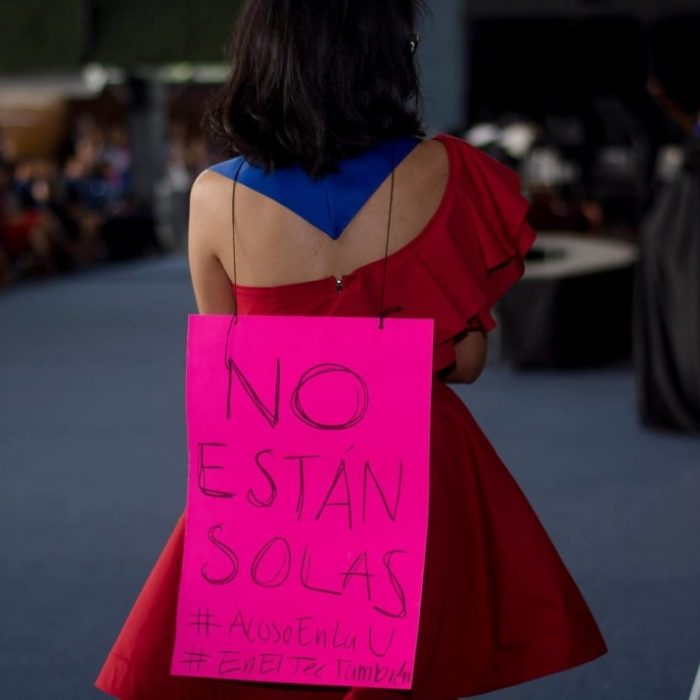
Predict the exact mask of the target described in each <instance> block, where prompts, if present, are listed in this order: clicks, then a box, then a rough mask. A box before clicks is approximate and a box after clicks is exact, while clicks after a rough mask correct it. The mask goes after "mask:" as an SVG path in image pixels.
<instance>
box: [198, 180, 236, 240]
mask: <svg viewBox="0 0 700 700" xmlns="http://www.w3.org/2000/svg"><path fill="white" fill-rule="evenodd" d="M232 184H233V183H232V181H231V180H230V179H229V178H227V177H225V176H223V175H220V174H219V173H217V172H214V171H213V170H209V169H206V170H203V171H202V172H201V173H200V174H199V175H198V176H197V177H196V179H195V181H194V182H193V183H192V188H191V190H190V214H189V242H190V245H206V246H208V247H210V248H211V249H213V250H215V249H216V242H217V241H218V240H220V238H221V236H222V234H224V233H226V232H228V231H230V228H231V206H230V204H231V193H232Z"/></svg>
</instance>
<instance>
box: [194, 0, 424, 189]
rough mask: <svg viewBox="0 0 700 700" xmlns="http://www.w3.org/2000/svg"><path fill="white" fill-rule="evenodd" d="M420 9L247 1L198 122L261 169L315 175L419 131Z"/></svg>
mask: <svg viewBox="0 0 700 700" xmlns="http://www.w3.org/2000/svg"><path fill="white" fill-rule="evenodd" d="M425 10H426V8H425V5H424V3H423V0H246V1H245V2H244V4H243V7H242V9H241V11H240V13H239V15H238V17H237V19H236V24H235V28H234V31H233V34H232V36H231V39H230V43H229V47H228V52H229V55H230V60H231V73H230V76H229V78H228V81H227V83H226V84H225V86H224V87H223V88H222V89H221V90H220V91H218V92H216V93H215V94H214V96H213V99H212V100H211V101H210V103H209V105H208V107H207V110H206V112H205V115H204V122H205V124H206V125H207V126H208V127H209V129H210V131H211V133H212V135H213V136H214V138H215V140H217V141H220V142H221V143H222V145H223V148H224V151H225V152H226V153H227V154H228V155H242V156H243V157H244V158H245V159H246V160H247V161H248V162H250V163H253V164H254V165H258V166H261V167H263V168H264V169H265V170H266V171H267V172H269V171H271V170H274V169H275V168H279V167H285V166H287V165H291V164H292V163H297V164H299V165H300V166H301V167H302V168H303V169H304V170H305V171H306V172H307V173H309V174H310V175H311V177H313V178H316V177H320V176H322V175H324V174H326V173H328V172H332V171H335V169H336V165H337V161H338V160H340V159H342V158H348V157H352V156H354V155H358V154H359V153H361V152H362V151H364V150H365V149H367V148H369V147H371V146H373V145H375V144H376V143H377V142H378V141H380V140H382V139H387V138H395V137H400V136H411V135H415V136H424V135H425V131H424V130H423V128H422V125H421V111H422V98H421V95H420V90H419V81H418V72H417V69H416V65H415V63H414V58H413V55H412V51H411V41H412V39H413V38H415V37H414V36H413V35H414V34H415V33H416V24H417V21H418V19H419V15H422V14H423V12H424V11H425ZM411 102H412V104H411Z"/></svg>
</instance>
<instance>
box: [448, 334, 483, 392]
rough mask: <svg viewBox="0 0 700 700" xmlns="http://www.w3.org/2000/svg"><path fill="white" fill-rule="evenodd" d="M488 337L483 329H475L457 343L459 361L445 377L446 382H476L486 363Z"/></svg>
mask: <svg viewBox="0 0 700 700" xmlns="http://www.w3.org/2000/svg"><path fill="white" fill-rule="evenodd" d="M486 350H487V337H486V333H483V332H482V331H473V332H471V333H467V335H466V336H465V337H464V338H462V339H461V340H459V341H457V342H456V343H455V355H456V358H457V362H456V364H455V367H454V369H453V370H452V371H451V372H450V373H449V374H448V375H446V376H445V377H444V380H445V381H446V382H452V383H457V384H471V383H472V382H475V381H476V380H477V378H478V377H479V375H480V374H481V372H482V370H483V369H484V365H485V364H486Z"/></svg>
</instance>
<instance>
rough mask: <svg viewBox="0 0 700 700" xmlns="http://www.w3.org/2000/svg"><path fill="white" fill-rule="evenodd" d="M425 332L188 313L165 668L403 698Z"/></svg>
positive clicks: (421, 518) (416, 591)
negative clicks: (183, 452)
mask: <svg viewBox="0 0 700 700" xmlns="http://www.w3.org/2000/svg"><path fill="white" fill-rule="evenodd" d="M432 347H433V322H432V320H429V319H416V320H413V319H408V320H406V319H387V320H385V323H384V328H383V329H379V324H378V320H377V318H339V317H289V316H288V317H279V316H240V317H239V319H238V322H237V323H236V324H233V323H232V319H231V318H230V317H227V316H213V315H192V316H190V317H189V326H188V335H187V381H186V384H187V392H186V393H187V397H186V398H187V431H188V451H189V474H188V490H187V509H186V515H185V545H184V561H183V569H182V578H181V583H180V589H179V599H178V609H177V629H176V641H175V647H174V651H173V657H172V664H171V673H173V674H175V675H186V676H206V677H213V678H223V679H237V680H245V681H258V682H260V681H262V682H270V683H293V684H302V685H332V686H335V685H339V686H366V687H383V688H395V689H408V688H410V687H411V676H412V671H413V664H414V656H415V649H416V639H417V630H418V620H419V612H420V599H421V590H422V581H423V568H424V560H425V543H426V534H427V518H428V487H429V460H430V446H429V444H430V435H429V431H430V397H431V382H432V369H431V368H432Z"/></svg>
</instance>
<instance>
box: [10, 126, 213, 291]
mask: <svg viewBox="0 0 700 700" xmlns="http://www.w3.org/2000/svg"><path fill="white" fill-rule="evenodd" d="M170 137H171V140H172V143H171V144H170V145H169V152H170V154H171V157H170V159H169V160H170V162H169V163H168V164H167V169H166V170H167V172H168V175H170V176H172V175H173V172H172V171H173V170H174V169H177V170H178V172H177V173H176V174H177V181H178V185H179V188H178V189H180V190H184V191H189V186H190V185H191V183H192V181H193V180H194V178H195V177H196V175H197V174H198V173H199V172H200V171H201V170H202V169H204V168H205V167H206V166H207V165H209V163H210V160H209V158H210V155H209V152H208V150H207V147H206V143H205V142H204V141H203V140H202V139H201V138H191V137H190V138H188V135H187V133H186V130H185V129H183V128H180V127H177V126H176V127H174V128H173V129H172V130H171V134H170ZM61 153H62V154H61V155H60V156H47V157H33V158H22V157H18V156H17V152H16V149H15V147H14V144H13V143H12V140H11V139H10V137H9V136H8V134H7V133H5V132H3V131H2V128H1V127H0V289H2V288H6V287H8V286H10V285H12V284H13V283H15V282H17V281H19V280H21V279H23V278H44V277H48V276H52V275H55V274H60V273H62V272H70V271H72V270H77V269H82V268H84V267H87V266H90V265H94V264H97V263H101V262H104V261H108V260H111V259H117V258H123V257H131V256H132V255H138V254H140V252H141V251H145V250H151V249H153V248H156V249H157V248H159V247H160V246H159V243H158V241H157V240H156V238H155V234H154V229H155V224H154V221H153V212H152V210H151V209H152V203H151V202H139V201H138V200H137V198H136V197H135V196H134V193H133V187H132V183H133V173H132V158H131V151H130V148H129V139H128V135H127V131H126V129H125V128H123V127H121V126H114V125H113V126H110V127H107V128H103V127H101V126H99V125H98V124H96V123H95V121H94V119H93V118H92V117H91V116H89V115H87V114H83V115H80V116H79V117H78V118H77V119H76V121H75V124H74V127H73V130H72V132H71V134H70V135H69V137H68V139H67V142H66V145H65V147H64V148H63V149H62V152H61ZM175 156H177V157H175ZM175 165H177V166H178V167H177V168H174V166H175ZM137 238H138V240H136V239H137Z"/></svg>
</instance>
